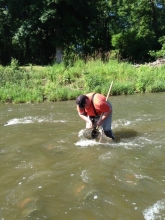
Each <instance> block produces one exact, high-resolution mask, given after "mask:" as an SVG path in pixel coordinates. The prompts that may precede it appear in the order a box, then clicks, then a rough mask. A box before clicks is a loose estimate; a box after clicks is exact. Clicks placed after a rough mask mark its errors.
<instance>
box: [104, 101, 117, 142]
mask: <svg viewBox="0 0 165 220" xmlns="http://www.w3.org/2000/svg"><path fill="white" fill-rule="evenodd" d="M107 103H108V105H109V106H110V107H111V109H112V105H111V103H110V102H109V101H108V102H107ZM111 124H112V112H111V114H110V115H109V116H108V117H107V118H106V119H105V120H104V121H103V123H102V128H103V131H104V134H105V135H106V136H107V137H109V138H112V139H113V140H115V137H114V134H113V132H112V129H111Z"/></svg>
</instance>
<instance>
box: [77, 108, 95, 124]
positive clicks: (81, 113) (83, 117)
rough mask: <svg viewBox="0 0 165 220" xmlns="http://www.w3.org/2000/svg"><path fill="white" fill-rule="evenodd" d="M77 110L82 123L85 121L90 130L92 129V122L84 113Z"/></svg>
mask: <svg viewBox="0 0 165 220" xmlns="http://www.w3.org/2000/svg"><path fill="white" fill-rule="evenodd" d="M77 110H78V115H79V116H80V118H81V119H82V120H84V121H86V122H87V123H88V126H89V127H90V128H92V121H91V120H90V118H89V117H87V115H86V113H85V112H80V111H79V109H78V108H77Z"/></svg>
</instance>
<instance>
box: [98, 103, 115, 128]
mask: <svg viewBox="0 0 165 220" xmlns="http://www.w3.org/2000/svg"><path fill="white" fill-rule="evenodd" d="M100 110H101V111H102V114H101V115H100V118H99V120H98V122H97V126H98V127H99V126H100V125H101V124H102V122H103V121H104V120H105V119H106V118H107V117H108V116H109V115H110V114H111V111H112V109H111V107H110V106H109V105H108V104H107V102H102V103H101V104H100Z"/></svg>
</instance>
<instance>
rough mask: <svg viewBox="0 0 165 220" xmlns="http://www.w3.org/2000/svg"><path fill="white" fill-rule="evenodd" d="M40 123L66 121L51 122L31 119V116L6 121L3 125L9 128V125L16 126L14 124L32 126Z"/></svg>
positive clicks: (43, 119)
mask: <svg viewBox="0 0 165 220" xmlns="http://www.w3.org/2000/svg"><path fill="white" fill-rule="evenodd" d="M42 122H61V123H65V122H66V121H64V120H53V121H52V120H51V119H48V118H45V117H43V118H39V117H31V116H27V117H23V118H13V119H11V120H9V121H7V123H6V124H4V126H9V125H16V124H32V123H42Z"/></svg>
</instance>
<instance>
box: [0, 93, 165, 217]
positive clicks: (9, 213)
mask: <svg viewBox="0 0 165 220" xmlns="http://www.w3.org/2000/svg"><path fill="white" fill-rule="evenodd" d="M109 100H110V101H111V103H112V105H113V122H112V129H113V132H114V134H115V136H116V137H117V139H118V141H116V142H109V141H107V140H103V141H101V142H98V141H95V140H87V139H85V138H84V137H83V136H82V131H83V129H84V127H85V123H84V122H83V121H82V120H81V119H80V118H79V116H78V114H77V112H76V105H75V101H64V102H48V103H47V102H44V103H40V104H17V105H15V104H1V105H0V126H1V136H0V175H1V178H0V204H1V206H0V219H1V220H27V219H31V220H38V219H39V220H44V219H48V220H55V219H57V220H101V219H103V220H133V219H134V220H142V219H144V220H157V219H159V220H160V219H162V220H163V219H165V93H153V94H151V93H150V94H147V93H146V94H135V95H129V96H112V97H110V98H109Z"/></svg>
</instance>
